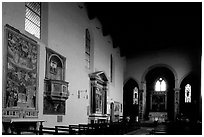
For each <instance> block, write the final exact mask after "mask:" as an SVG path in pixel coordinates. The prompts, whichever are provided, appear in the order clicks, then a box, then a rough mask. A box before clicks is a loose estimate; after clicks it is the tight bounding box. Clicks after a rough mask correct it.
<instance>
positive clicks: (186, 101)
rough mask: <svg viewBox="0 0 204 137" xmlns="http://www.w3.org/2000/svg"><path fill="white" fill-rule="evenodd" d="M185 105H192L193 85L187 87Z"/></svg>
mask: <svg viewBox="0 0 204 137" xmlns="http://www.w3.org/2000/svg"><path fill="white" fill-rule="evenodd" d="M185 103H191V85H190V84H187V85H186V86H185Z"/></svg>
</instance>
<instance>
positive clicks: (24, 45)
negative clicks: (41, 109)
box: [4, 27, 38, 108]
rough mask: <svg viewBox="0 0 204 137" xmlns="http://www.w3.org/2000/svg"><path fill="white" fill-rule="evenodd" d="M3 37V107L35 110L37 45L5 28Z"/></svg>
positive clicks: (13, 30)
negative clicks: (4, 72) (5, 59)
mask: <svg viewBox="0 0 204 137" xmlns="http://www.w3.org/2000/svg"><path fill="white" fill-rule="evenodd" d="M5 35H6V36H5V37H6V39H5V42H6V45H7V62H6V64H7V65H6V90H5V92H6V93H5V96H4V97H5V105H6V106H5V107H6V108H36V95H37V76H38V72H37V68H38V63H37V62H38V45H37V43H36V42H35V41H33V40H32V39H30V38H28V37H26V36H25V35H23V34H21V33H20V32H18V31H16V30H15V29H14V28H11V27H5Z"/></svg>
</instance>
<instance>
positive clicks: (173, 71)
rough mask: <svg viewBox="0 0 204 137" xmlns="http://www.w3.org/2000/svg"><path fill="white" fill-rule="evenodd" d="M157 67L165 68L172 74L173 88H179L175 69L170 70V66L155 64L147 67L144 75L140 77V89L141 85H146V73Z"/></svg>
mask: <svg viewBox="0 0 204 137" xmlns="http://www.w3.org/2000/svg"><path fill="white" fill-rule="evenodd" d="M157 67H165V68H167V69H169V70H170V71H171V72H172V73H173V74H174V78H175V79H174V80H175V88H179V84H178V75H177V73H176V71H175V69H174V68H172V67H171V66H169V65H167V64H155V65H152V66H150V67H148V68H147V69H146V70H145V71H144V73H143V75H142V78H141V86H140V87H141V88H142V87H143V83H146V81H145V76H146V75H147V73H148V72H149V71H150V70H152V69H154V68H157Z"/></svg>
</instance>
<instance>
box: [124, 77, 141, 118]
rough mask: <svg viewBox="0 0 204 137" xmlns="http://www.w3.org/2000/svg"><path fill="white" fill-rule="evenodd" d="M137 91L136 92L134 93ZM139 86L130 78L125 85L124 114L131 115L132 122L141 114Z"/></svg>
mask: <svg viewBox="0 0 204 137" xmlns="http://www.w3.org/2000/svg"><path fill="white" fill-rule="evenodd" d="M134 93H135V94H134ZM138 96H139V86H138V83H137V82H136V81H135V80H134V79H132V78H130V79H129V80H128V81H127V82H126V83H125V85H124V87H123V106H124V107H123V116H124V118H126V117H130V121H131V122H135V121H136V117H138V114H139V103H138V102H139V98H138Z"/></svg>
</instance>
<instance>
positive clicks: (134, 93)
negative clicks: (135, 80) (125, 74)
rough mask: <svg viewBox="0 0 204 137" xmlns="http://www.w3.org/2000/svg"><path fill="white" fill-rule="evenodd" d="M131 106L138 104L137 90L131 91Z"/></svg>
mask: <svg viewBox="0 0 204 137" xmlns="http://www.w3.org/2000/svg"><path fill="white" fill-rule="evenodd" d="M133 104H136V105H137V104H138V88H137V87H135V88H134V89H133Z"/></svg>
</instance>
